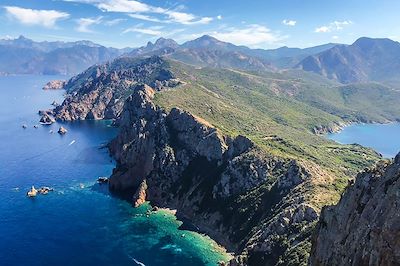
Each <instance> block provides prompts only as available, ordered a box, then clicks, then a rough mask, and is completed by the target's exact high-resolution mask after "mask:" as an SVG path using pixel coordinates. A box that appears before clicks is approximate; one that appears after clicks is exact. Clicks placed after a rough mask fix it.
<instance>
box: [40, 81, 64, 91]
mask: <svg viewBox="0 0 400 266" xmlns="http://www.w3.org/2000/svg"><path fill="white" fill-rule="evenodd" d="M65 83H66V82H65V80H52V81H49V82H47V84H46V85H44V87H43V90H62V89H63V88H64V85H65Z"/></svg>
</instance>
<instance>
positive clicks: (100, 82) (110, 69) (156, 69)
mask: <svg viewBox="0 0 400 266" xmlns="http://www.w3.org/2000/svg"><path fill="white" fill-rule="evenodd" d="M166 64H167V63H166V62H165V61H164V60H162V59H161V58H160V57H157V56H154V57H150V58H144V59H143V58H142V59H133V58H119V59H116V60H114V61H112V62H110V63H107V64H104V65H95V66H93V67H91V68H89V69H88V70H86V71H85V72H83V73H81V74H79V75H77V76H75V77H73V78H72V79H70V80H69V81H68V82H67V83H66V84H65V85H64V88H65V89H66V90H67V92H68V94H67V97H66V98H65V100H64V102H63V103H62V104H61V105H60V106H57V107H56V108H55V109H54V113H55V117H56V118H57V119H59V120H62V121H72V120H84V119H95V120H97V119H116V118H118V117H119V115H120V113H121V111H122V107H123V105H124V101H125V100H126V98H127V97H128V96H129V95H130V94H131V93H132V91H133V89H134V88H135V86H136V85H137V84H139V83H140V84H142V83H143V84H147V85H151V86H152V87H154V88H156V89H158V90H161V89H162V88H165V87H174V86H176V85H178V84H179V81H178V80H176V79H174V77H173V75H172V73H171V72H170V71H168V70H167V69H168V66H167V65H166Z"/></svg>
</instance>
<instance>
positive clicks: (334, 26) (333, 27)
mask: <svg viewBox="0 0 400 266" xmlns="http://www.w3.org/2000/svg"><path fill="white" fill-rule="evenodd" d="M351 24H353V22H352V21H351V20H343V21H334V22H331V23H329V25H325V26H321V27H318V28H316V29H315V30H314V32H317V33H326V32H332V31H340V30H343V29H344V27H345V26H349V25H351Z"/></svg>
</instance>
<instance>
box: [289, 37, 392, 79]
mask: <svg viewBox="0 0 400 266" xmlns="http://www.w3.org/2000/svg"><path fill="white" fill-rule="evenodd" d="M297 67H298V68H300V69H303V70H305V71H312V72H315V73H318V74H320V75H323V76H325V77H327V78H330V79H334V80H337V81H339V82H341V83H356V82H368V81H378V82H385V83H387V84H392V85H395V84H396V83H398V81H399V78H400V43H399V42H395V41H392V40H390V39H372V38H366V37H363V38H360V39H358V40H356V41H355V42H354V43H353V44H352V45H336V46H334V47H333V48H331V49H328V50H326V51H323V52H321V53H318V54H316V55H310V56H308V57H307V58H305V59H304V60H302V61H301V62H300V63H299V64H298V65H297ZM397 86H398V85H397Z"/></svg>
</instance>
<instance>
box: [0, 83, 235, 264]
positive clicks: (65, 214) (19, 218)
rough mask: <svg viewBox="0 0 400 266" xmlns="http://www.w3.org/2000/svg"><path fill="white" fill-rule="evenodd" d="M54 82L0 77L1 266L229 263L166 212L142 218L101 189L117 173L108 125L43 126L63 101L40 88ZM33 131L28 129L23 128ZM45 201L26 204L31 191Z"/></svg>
mask: <svg viewBox="0 0 400 266" xmlns="http://www.w3.org/2000/svg"><path fill="white" fill-rule="evenodd" d="M54 78H55V77H45V76H10V77H0V196H1V198H0V265H2V266H4V265H136V264H137V263H136V262H135V261H134V259H136V260H137V261H139V262H142V263H144V264H145V265H193V266H194V265H216V264H217V262H218V261H220V260H223V259H226V258H227V256H226V254H224V253H223V252H219V251H217V248H216V245H215V243H214V242H212V241H211V240H210V239H208V238H206V237H202V236H201V235H199V234H197V233H193V232H188V231H181V230H178V227H179V226H180V224H181V222H179V221H177V220H176V219H175V217H174V216H173V215H171V214H169V213H168V212H165V211H159V212H156V213H152V214H151V215H150V216H149V217H147V216H146V215H145V213H146V211H147V209H148V208H149V206H143V207H141V208H139V209H134V208H132V207H131V204H129V203H128V202H126V201H123V200H121V199H119V198H116V197H113V196H111V195H110V194H109V192H108V190H107V187H106V186H100V185H98V184H96V182H95V181H96V179H97V177H99V176H108V175H110V174H111V172H112V169H113V167H114V162H113V161H112V160H111V158H110V157H109V155H108V153H107V150H106V149H101V146H102V145H103V144H105V143H107V142H108V141H109V140H110V139H111V138H112V137H113V136H115V134H116V133H117V130H116V129H115V128H112V127H110V125H109V123H107V122H98V121H97V122H94V121H92V122H76V123H66V124H63V126H64V127H66V128H67V129H68V130H69V132H68V133H67V134H66V135H65V136H60V135H59V134H57V133H53V134H51V133H49V131H50V130H54V131H55V132H56V131H57V129H58V127H59V126H60V124H54V125H52V126H39V128H37V129H35V128H34V127H33V125H36V124H38V120H39V116H38V115H37V111H38V110H39V109H46V108H50V107H51V106H50V105H49V104H50V103H51V102H52V101H53V100H57V101H58V102H61V101H62V98H63V95H62V93H63V92H61V91H43V90H41V87H42V86H43V85H44V84H45V83H46V82H47V81H48V80H49V79H54ZM22 124H26V125H28V128H27V129H23V128H22V127H21V125H22ZM32 185H35V186H36V187H40V186H50V187H53V188H54V189H55V191H54V192H51V193H49V194H48V195H39V196H37V197H36V198H33V199H31V198H27V197H26V196H25V194H26V192H27V191H28V189H29V188H30V186H32Z"/></svg>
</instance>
